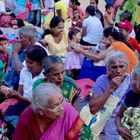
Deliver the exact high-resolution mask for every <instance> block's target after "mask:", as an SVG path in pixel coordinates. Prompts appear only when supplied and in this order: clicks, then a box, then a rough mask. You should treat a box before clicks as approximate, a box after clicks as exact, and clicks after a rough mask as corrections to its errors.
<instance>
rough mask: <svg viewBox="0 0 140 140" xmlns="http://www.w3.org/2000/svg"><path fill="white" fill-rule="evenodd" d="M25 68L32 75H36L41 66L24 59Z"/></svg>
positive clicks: (26, 58)
mask: <svg viewBox="0 0 140 140" xmlns="http://www.w3.org/2000/svg"><path fill="white" fill-rule="evenodd" d="M25 62H26V67H27V69H28V70H29V72H31V73H32V74H36V73H38V72H40V71H41V70H42V67H41V64H40V63H38V62H36V61H33V60H31V59H29V58H28V57H27V56H26V57H25Z"/></svg>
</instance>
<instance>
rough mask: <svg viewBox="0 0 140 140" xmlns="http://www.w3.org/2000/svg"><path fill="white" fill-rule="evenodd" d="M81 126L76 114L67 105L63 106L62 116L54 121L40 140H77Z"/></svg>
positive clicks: (81, 123)
mask: <svg viewBox="0 0 140 140" xmlns="http://www.w3.org/2000/svg"><path fill="white" fill-rule="evenodd" d="M82 126H83V121H82V120H81V119H80V118H79V114H78V112H77V111H76V110H75V109H74V108H73V107H72V106H71V105H70V104H69V103H66V104H65V111H64V115H63V116H62V117H61V118H60V119H58V120H56V121H54V123H53V124H52V125H51V126H50V127H49V128H48V129H47V131H46V132H45V133H44V134H43V136H42V137H41V139H40V140H46V139H47V140H70V139H71V140H78V133H79V132H80V130H81V128H82Z"/></svg>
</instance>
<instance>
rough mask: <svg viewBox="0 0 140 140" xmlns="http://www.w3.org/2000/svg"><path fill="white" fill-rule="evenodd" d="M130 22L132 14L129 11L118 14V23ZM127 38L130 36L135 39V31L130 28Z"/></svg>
mask: <svg viewBox="0 0 140 140" xmlns="http://www.w3.org/2000/svg"><path fill="white" fill-rule="evenodd" d="M131 20H132V14H131V13H130V12H129V11H127V10H126V11H124V12H123V13H121V14H120V21H121V22H126V21H128V22H131ZM129 36H131V37H133V38H135V37H136V34H135V31H134V29H133V28H132V32H131V33H130V35H129Z"/></svg>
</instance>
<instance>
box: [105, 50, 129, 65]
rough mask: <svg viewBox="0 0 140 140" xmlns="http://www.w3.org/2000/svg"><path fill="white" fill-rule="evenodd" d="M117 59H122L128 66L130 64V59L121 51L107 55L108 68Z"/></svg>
mask: <svg viewBox="0 0 140 140" xmlns="http://www.w3.org/2000/svg"><path fill="white" fill-rule="evenodd" d="M116 58H121V59H122V60H123V61H124V62H126V64H128V58H127V56H126V55H125V54H124V53H123V52H121V51H111V52H109V53H108V54H107V56H106V58H105V60H104V62H105V64H106V66H109V65H110V63H111V62H112V61H114V60H115V59H116Z"/></svg>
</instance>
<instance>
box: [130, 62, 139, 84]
mask: <svg viewBox="0 0 140 140" xmlns="http://www.w3.org/2000/svg"><path fill="white" fill-rule="evenodd" d="M133 76H136V77H135V78H136V79H135V80H136V81H137V83H138V84H139V85H140V64H138V65H137V66H136V67H135V68H134V69H133V71H132V77H133Z"/></svg>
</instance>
